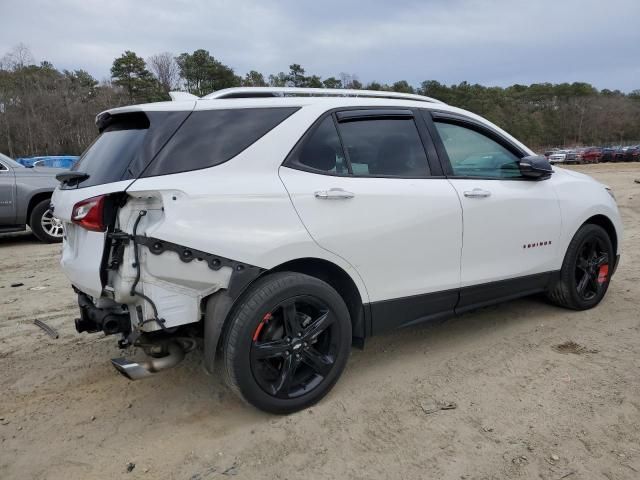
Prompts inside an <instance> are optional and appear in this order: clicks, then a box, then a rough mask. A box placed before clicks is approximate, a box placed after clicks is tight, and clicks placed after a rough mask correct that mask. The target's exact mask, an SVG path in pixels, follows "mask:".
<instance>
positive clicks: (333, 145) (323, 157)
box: [293, 115, 349, 175]
mask: <svg viewBox="0 0 640 480" xmlns="http://www.w3.org/2000/svg"><path fill="white" fill-rule="evenodd" d="M293 161H294V162H296V163H298V164H300V165H304V166H305V167H308V168H311V169H313V170H319V171H320V172H325V173H333V174H343V175H344V174H348V173H349V170H348V168H347V162H346V160H345V158H344V153H343V151H342V145H341V144H340V138H339V137H338V131H337V130H336V126H335V124H334V123H333V118H332V117H331V115H329V116H327V117H326V118H325V119H324V120H323V121H322V122H321V123H320V125H318V127H317V128H316V129H315V130H314V131H313V132H312V134H311V136H310V137H309V138H308V139H307V140H306V141H305V142H304V144H303V145H302V147H301V148H299V149H298V150H297V151H296V153H295V154H294V157H293Z"/></svg>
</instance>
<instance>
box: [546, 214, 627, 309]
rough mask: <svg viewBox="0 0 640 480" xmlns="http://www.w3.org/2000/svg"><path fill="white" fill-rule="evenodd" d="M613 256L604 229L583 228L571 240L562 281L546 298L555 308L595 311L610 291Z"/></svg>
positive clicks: (558, 282)
mask: <svg viewBox="0 0 640 480" xmlns="http://www.w3.org/2000/svg"><path fill="white" fill-rule="evenodd" d="M614 255H615V253H614V251H613V245H612V243H611V239H610V238H609V235H608V234H607V232H606V231H605V230H604V229H603V228H602V227H600V226H598V225H593V224H586V225H583V226H582V227H580V229H579V230H578V231H577V232H576V234H575V235H574V237H573V239H572V240H571V243H570V244H569V248H568V249H567V253H566V255H565V257H564V261H563V263H562V269H561V270H560V278H559V279H558V280H557V281H556V282H555V284H554V285H553V286H552V287H551V288H550V289H549V292H548V294H547V296H548V297H549V299H550V300H551V301H552V302H553V303H555V304H556V305H560V306H562V307H565V308H570V309H573V310H587V309H589V308H593V307H595V306H596V305H598V304H599V303H600V301H601V300H602V299H603V297H604V295H605V293H607V289H608V288H609V282H610V280H611V273H612V271H613V262H614V259H615V257H614Z"/></svg>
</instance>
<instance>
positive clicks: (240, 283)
mask: <svg viewBox="0 0 640 480" xmlns="http://www.w3.org/2000/svg"><path fill="white" fill-rule="evenodd" d="M135 241H136V243H137V244H138V245H144V246H145V247H147V248H148V249H149V251H150V252H151V253H153V254H154V255H161V254H162V253H164V252H166V251H171V252H175V253H177V254H178V257H180V260H182V261H183V262H185V263H189V262H192V261H194V260H196V261H205V262H207V265H208V266H209V268H210V269H211V270H220V269H221V268H222V267H230V268H231V269H232V273H231V279H230V280H229V285H228V286H227V292H228V293H229V296H230V297H231V298H233V299H234V300H235V299H236V298H238V297H239V296H240V294H241V293H242V291H243V290H244V289H245V288H246V286H247V285H249V284H250V283H251V282H252V281H253V280H255V279H256V278H258V276H259V275H260V274H261V273H262V272H264V271H265V270H264V269H263V268H260V267H256V266H254V265H249V264H248V263H244V262H238V261H236V260H231V259H229V258H225V257H222V256H220V255H214V254H212V253H207V252H203V251H202V250H196V249H194V248H189V247H185V246H183V245H178V244H176V243H171V242H167V241H166V240H160V239H158V238H153V237H145V236H141V235H137V236H136V237H135Z"/></svg>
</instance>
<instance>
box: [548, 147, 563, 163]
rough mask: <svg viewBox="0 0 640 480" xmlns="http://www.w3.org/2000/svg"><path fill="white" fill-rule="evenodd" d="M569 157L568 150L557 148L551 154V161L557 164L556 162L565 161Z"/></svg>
mask: <svg viewBox="0 0 640 480" xmlns="http://www.w3.org/2000/svg"><path fill="white" fill-rule="evenodd" d="M566 159H567V150H557V151H555V152H553V153H552V154H551V155H549V163H551V164H552V165H555V164H556V163H565V160H566Z"/></svg>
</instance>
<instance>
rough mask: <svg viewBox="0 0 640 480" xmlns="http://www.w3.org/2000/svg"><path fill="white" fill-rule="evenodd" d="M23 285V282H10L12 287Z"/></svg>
mask: <svg viewBox="0 0 640 480" xmlns="http://www.w3.org/2000/svg"><path fill="white" fill-rule="evenodd" d="M23 285H24V283H21V282H17V283H12V284H11V286H12V287H22V286H23Z"/></svg>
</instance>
